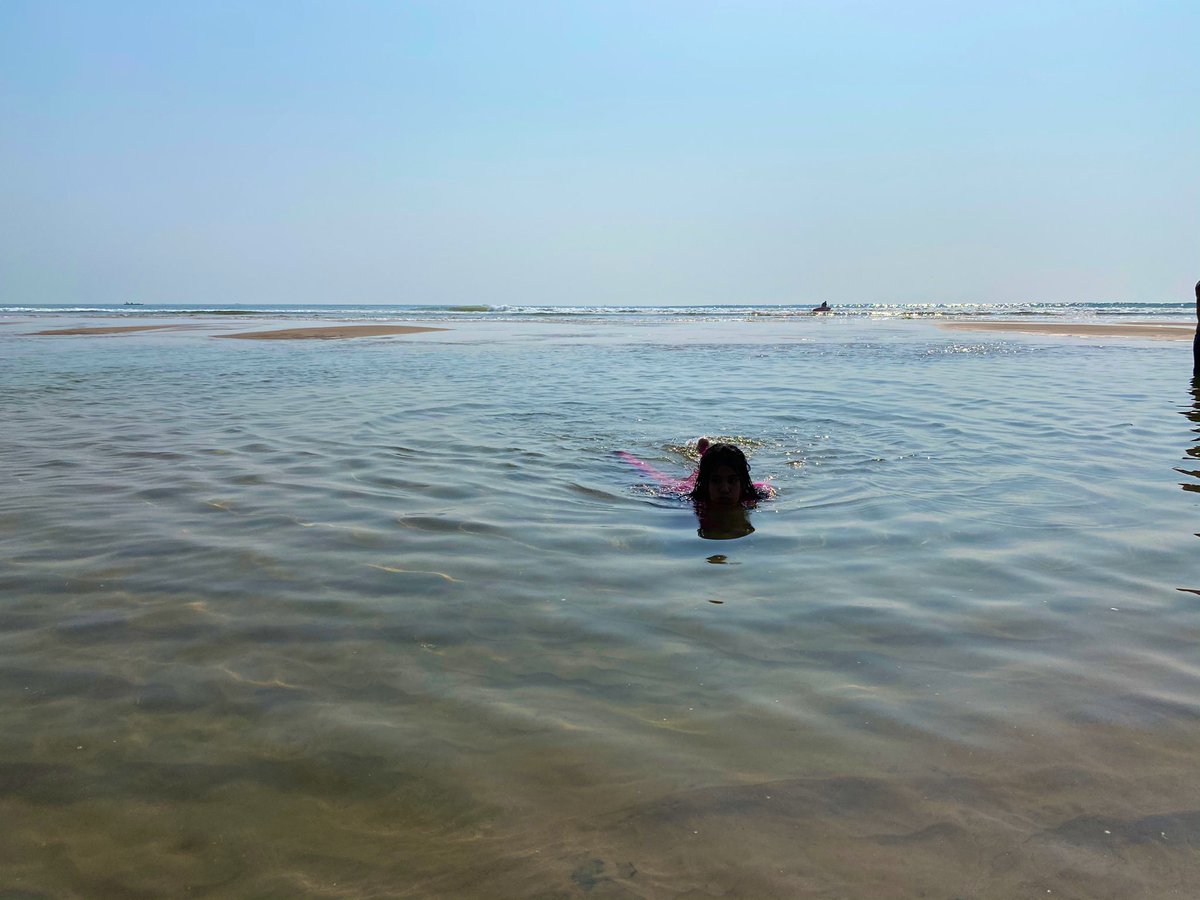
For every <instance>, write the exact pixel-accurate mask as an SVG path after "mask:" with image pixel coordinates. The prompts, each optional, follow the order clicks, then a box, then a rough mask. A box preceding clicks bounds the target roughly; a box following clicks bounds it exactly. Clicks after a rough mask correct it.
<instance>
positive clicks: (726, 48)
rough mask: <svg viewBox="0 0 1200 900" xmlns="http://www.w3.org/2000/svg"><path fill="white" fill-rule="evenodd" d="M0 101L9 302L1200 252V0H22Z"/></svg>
mask: <svg viewBox="0 0 1200 900" xmlns="http://www.w3.org/2000/svg"><path fill="white" fill-rule="evenodd" d="M0 121H2V122H3V124H2V125H0V203H2V204H3V206H2V209H3V216H2V217H0V305H13V304H17V303H106V302H108V303H111V302H121V301H124V300H131V299H132V300H144V301H153V302H162V303H205V304H208V303H214V304H217V303H220V304H224V303H287V302H307V303H464V304H465V303H510V304H514V303H532V304H593V303H605V304H635V303H636V304H642V303H654V304H659V303H671V304H690V303H774V302H780V303H787V302H809V301H812V302H816V301H819V300H822V299H826V300H829V301H831V302H834V303H837V302H850V301H859V300H863V301H870V300H878V301H894V302H918V301H930V302H952V301H959V300H964V301H966V300H980V301H1002V300H1102V299H1129V300H1170V299H1183V300H1187V299H1188V298H1189V297H1190V295H1191V286H1192V284H1193V283H1194V282H1195V280H1196V279H1197V278H1200V3H1197V2H1195V0H1185V2H1153V0H1148V2H1141V3H1135V2H1121V3H1115V2H1114V3H1106V2H1089V3H1075V2H1052V0H1042V2H1021V0H1018V2H1012V3H999V2H997V3H994V4H977V3H971V2H962V0H955V2H938V3H935V2H919V0H918V2H914V3H898V2H894V0H883V2H854V0H842V2H835V0H829V2H823V3H815V2H814V3H809V2H800V0H796V2H778V3H768V2H754V0H746V2H727V3H706V2H697V0H687V2H652V0H642V2H621V0H616V2H599V0H597V2H566V0H564V2H555V3H506V2H499V0H493V2H477V3H456V2H446V0H436V2H416V3H401V2H387V3H385V2H379V3H356V2H336V3H335V2H322V3H305V2H291V0H289V2H283V0H279V2H238V3H228V2H210V0H204V2H194V3H193V2H179V3H176V2H161V0H152V2H144V3H128V2H106V3H99V2H77V3H66V2H54V0H36V2H23V0H3V2H0Z"/></svg>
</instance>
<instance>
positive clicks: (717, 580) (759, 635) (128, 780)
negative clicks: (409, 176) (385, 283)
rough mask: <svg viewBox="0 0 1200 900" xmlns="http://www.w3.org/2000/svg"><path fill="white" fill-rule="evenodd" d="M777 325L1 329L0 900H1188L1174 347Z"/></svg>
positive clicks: (1185, 454)
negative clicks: (725, 533)
mask: <svg viewBox="0 0 1200 900" xmlns="http://www.w3.org/2000/svg"><path fill="white" fill-rule="evenodd" d="M968 307H969V309H968ZM807 308H808V307H807V306H806V307H802V308H801V307H746V306H728V307H724V306H722V307H697V308H683V307H663V308H656V309H648V308H642V307H629V308H558V307H497V308H491V307H484V306H480V307H460V308H455V307H302V306H296V307H257V308H253V309H252V308H249V307H246V308H232V307H217V306H214V307H212V308H211V309H208V310H201V309H196V308H192V309H182V308H167V307H154V306H151V305H149V304H147V305H146V306H144V307H125V306H124V305H122V306H120V307H72V308H63V307H58V308H44V307H32V306H30V307H16V306H10V307H6V308H3V309H0V323H2V324H0V387H2V390H0V421H2V422H3V425H4V427H3V429H0V461H2V462H3V467H4V472H5V475H6V477H5V486H4V489H3V491H0V548H2V553H0V560H2V561H0V598H2V599H0V642H2V643H0V647H2V648H3V655H2V657H0V713H2V721H3V725H4V727H3V728H2V729H0V821H3V822H4V823H5V828H4V829H3V830H2V831H0V896H14V897H17V896H20V897H98V896H122V897H125V896H130V897H132V896H163V897H176V896H182V895H185V894H187V895H193V896H212V897H265V896H289V897H290V896H312V897H544V898H550V897H575V896H580V897H604V898H607V897H710V896H712V897H717V896H720V897H746V898H766V897H798V896H804V897H829V898H833V897H896V898H902V897H903V898H908V897H917V896H928V897H939V898H950V897H961V898H972V900H974V898H991V897H996V898H1009V897H1018V896H1020V897H1032V896H1038V897H1042V896H1054V897H1088V898H1106V897H1111V898H1134V897H1145V898H1161V897H1167V896H1180V897H1185V896H1190V892H1191V890H1192V888H1191V886H1192V885H1193V884H1194V883H1195V882H1196V880H1197V876H1200V861H1198V860H1197V858H1196V853H1195V851H1196V847H1197V846H1200V788H1198V787H1197V786H1196V783H1195V778H1194V770H1195V752H1196V747H1197V746H1200V699H1198V698H1200V665H1198V664H1197V652H1196V651H1197V642H1198V639H1200V624H1198V620H1197V604H1198V603H1200V566H1198V564H1197V558H1198V557H1197V550H1200V544H1198V543H1197V537H1196V532H1197V531H1200V527H1198V526H1200V503H1198V502H1197V501H1198V500H1200V496H1198V494H1197V492H1198V491H1200V471H1197V470H1200V443H1198V442H1200V438H1198V436H1197V429H1198V426H1200V393H1196V392H1194V391H1193V388H1192V385H1191V380H1190V379H1191V359H1190V352H1189V348H1188V346H1187V345H1186V343H1182V342H1180V341H1152V340H1147V339H1138V338H1136V337H1129V336H1127V335H1120V334H1114V335H1113V336H1111V337H1106V336H1098V337H1088V338H1078V337H1071V336H1060V335H1047V334H1034V335H1027V334H1019V333H1012V332H988V331H977V332H962V331H950V330H945V329H943V328H941V327H940V323H941V322H943V321H944V320H946V319H960V318H972V319H974V318H985V319H986V318H988V317H994V318H1014V317H1018V316H1026V317H1031V318H1033V319H1036V320H1038V321H1054V320H1069V321H1073V322H1091V321H1101V320H1103V321H1130V322H1139V321H1167V320H1172V321H1186V320H1188V317H1189V316H1191V315H1193V309H1192V305H1191V304H1190V303H1187V304H1174V303H1171V304H1133V303H1129V304H1122V303H1111V304H1057V305H1056V304H1003V305H997V304H993V305H988V304H962V305H960V306H953V307H934V306H927V307H899V306H887V305H881V304H861V305H858V306H851V307H845V308H843V307H836V306H835V311H834V314H833V315H830V316H823V317H813V316H810V315H807V314H805V313H804V310H805V309H807ZM218 310H224V311H225V314H217V311H218ZM349 320H353V321H356V322H394V323H399V324H428V325H433V326H436V327H439V328H444V329H446V330H444V331H436V332H428V333H421V334H409V335H398V336H386V337H368V338H356V339H347V340H328V341H261V342H259V341H227V340H216V339H214V336H215V335H220V334H227V333H231V332H233V331H244V330H250V329H257V328H261V329H267V328H271V327H289V328H293V327H297V326H298V325H301V324H315V325H323V324H324V325H327V324H330V323H331V322H340V321H349ZM139 324H171V325H181V326H185V327H179V328H172V329H166V330H158V331H140V332H125V333H112V334H82V335H70V336H65V335H60V336H54V335H36V334H33V332H35V331H38V330H47V329H61V328H66V327H70V326H74V325H92V326H102V327H103V326H113V325H116V326H126V325H139ZM700 436H708V437H709V438H710V439H721V440H727V441H731V442H735V443H737V444H739V445H740V446H741V447H743V448H744V449H745V451H746V452H747V454H748V456H749V457H750V462H751V465H752V468H753V474H754V478H755V479H765V480H768V481H769V482H770V483H771V484H772V486H773V488H774V490H775V496H774V498H773V499H771V500H768V501H765V502H763V503H761V504H760V505H759V506H758V507H757V508H755V509H752V510H749V511H748V520H749V523H750V525H751V526H752V529H753V530H752V532H751V533H749V534H747V535H746V536H744V537H741V538H738V539H728V540H717V539H712V538H711V536H705V535H702V534H700V533H699V531H700V529H701V526H700V523H699V522H698V520H697V516H696V514H695V512H694V511H693V509H692V508H691V507H690V505H689V504H687V503H686V502H684V501H683V500H681V499H680V498H678V497H675V496H672V495H671V494H669V493H664V492H662V491H661V490H658V489H656V488H655V486H654V484H653V483H649V482H647V481H646V480H645V478H644V477H643V476H642V474H641V473H640V472H639V471H638V470H637V469H635V468H633V467H631V466H629V465H628V464H627V463H626V462H625V461H624V460H623V459H622V458H621V457H620V456H618V455H617V453H616V451H619V450H623V451H627V452H629V453H632V454H633V455H635V456H637V457H639V458H641V459H644V460H646V461H648V462H649V463H650V464H652V465H653V466H655V467H657V468H659V469H661V470H663V471H665V472H669V473H672V474H678V475H680V476H683V475H686V474H687V473H688V472H689V471H690V470H691V469H692V467H693V466H694V464H695V458H696V457H695V441H696V439H697V438H698V437H700Z"/></svg>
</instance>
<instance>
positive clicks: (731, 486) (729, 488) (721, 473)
mask: <svg viewBox="0 0 1200 900" xmlns="http://www.w3.org/2000/svg"><path fill="white" fill-rule="evenodd" d="M741 499H742V479H741V478H739V477H738V473H737V472H736V471H734V470H733V469H732V468H730V467H729V466H717V469H716V471H715V472H713V473H712V475H711V476H710V477H709V479H708V502H709V503H721V504H730V503H738V502H740V501H741Z"/></svg>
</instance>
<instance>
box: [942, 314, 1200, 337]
mask: <svg viewBox="0 0 1200 900" xmlns="http://www.w3.org/2000/svg"><path fill="white" fill-rule="evenodd" d="M937 324H938V326H939V327H941V328H947V329H949V330H951V331H1022V332H1025V333H1027V334H1059V335H1064V336H1067V337H1132V338H1153V339H1156V340H1164V341H1190V340H1191V339H1192V337H1193V336H1194V335H1195V334H1196V326H1195V325H1194V324H1192V323H1185V322H1111V323H1110V322H1104V323H1094V322H1016V321H1013V320H1011V319H999V320H997V321H994V322H993V321H989V320H986V319H971V320H969V321H966V322H938V323H937Z"/></svg>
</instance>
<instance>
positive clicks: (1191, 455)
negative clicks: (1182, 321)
mask: <svg viewBox="0 0 1200 900" xmlns="http://www.w3.org/2000/svg"><path fill="white" fill-rule="evenodd" d="M1197 334H1198V337H1197V339H1198V340H1200V332H1197ZM1182 415H1184V416H1186V417H1187V418H1188V419H1189V420H1190V421H1191V422H1192V423H1193V425H1194V426H1195V427H1193V428H1192V433H1193V434H1195V435H1196V438H1195V440H1194V442H1193V444H1192V446H1190V447H1188V448H1186V449H1185V450H1184V453H1186V454H1187V457H1186V459H1187V461H1188V462H1191V463H1193V464H1197V463H1200V378H1196V377H1193V378H1192V384H1191V405H1190V406H1189V407H1188V408H1187V409H1185V410H1183V412H1182ZM1175 471H1176V472H1178V473H1180V474H1181V475H1187V476H1188V477H1189V478H1194V479H1197V480H1196V481H1194V482H1187V481H1185V482H1183V483H1182V484H1181V485H1180V487H1181V488H1183V489H1184V490H1185V491H1193V492H1196V493H1200V469H1181V468H1176V469H1175ZM1197 537H1200V534H1198V535H1197ZM1179 590H1180V591H1183V592H1185V593H1188V594H1198V595H1200V588H1186V587H1181V588H1179Z"/></svg>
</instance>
